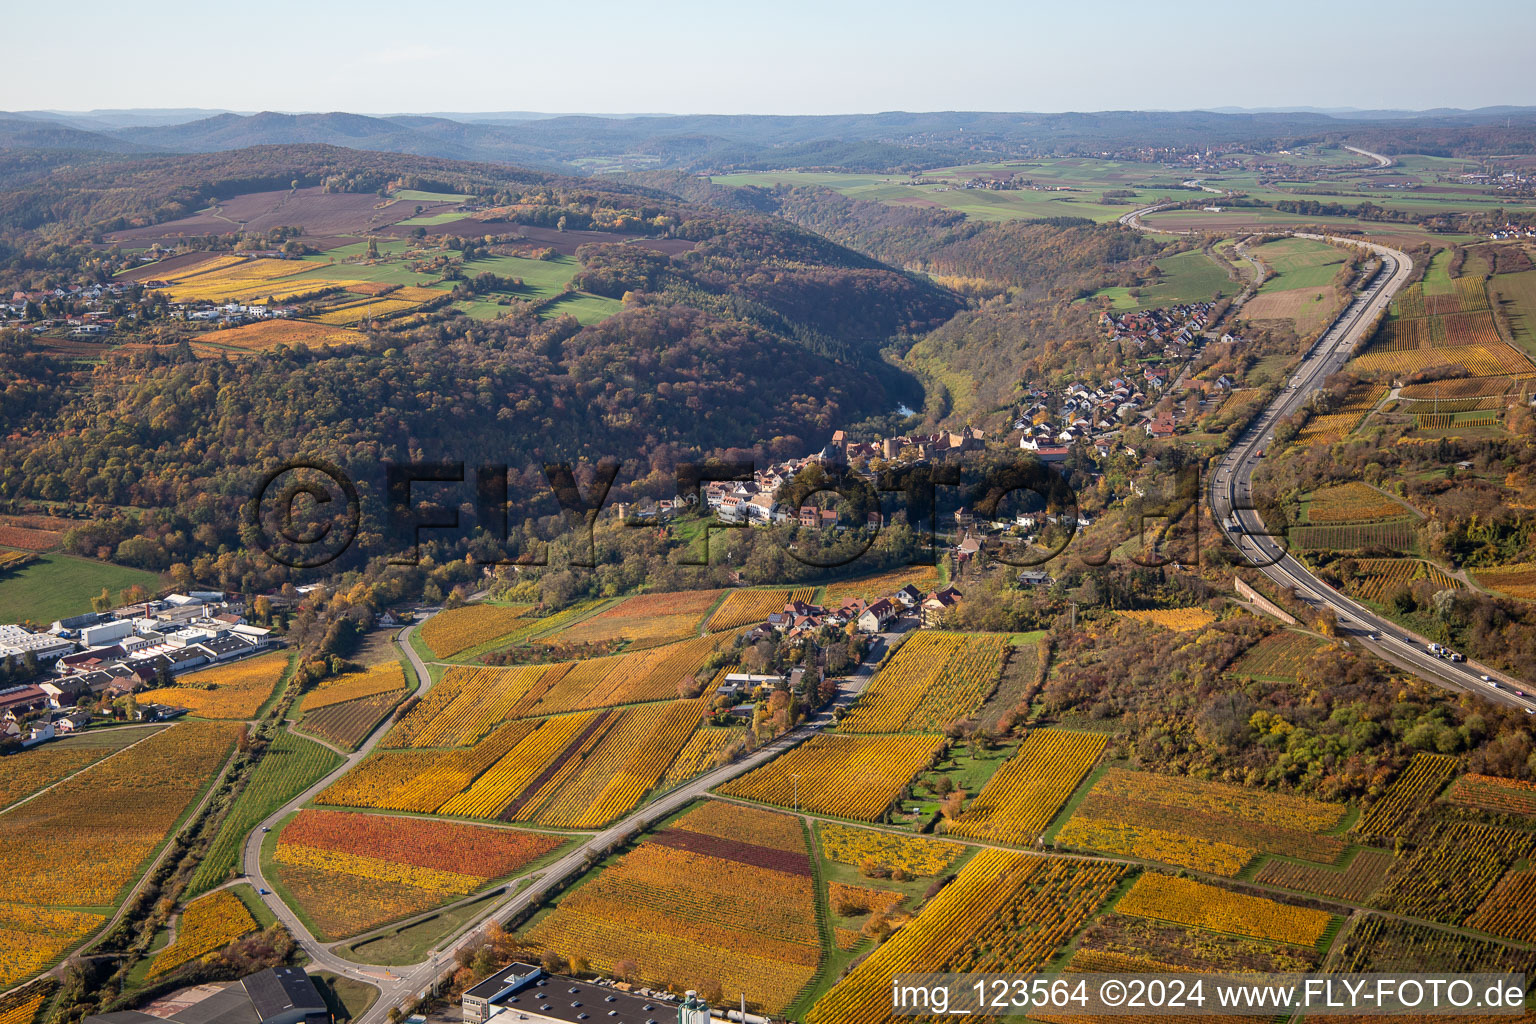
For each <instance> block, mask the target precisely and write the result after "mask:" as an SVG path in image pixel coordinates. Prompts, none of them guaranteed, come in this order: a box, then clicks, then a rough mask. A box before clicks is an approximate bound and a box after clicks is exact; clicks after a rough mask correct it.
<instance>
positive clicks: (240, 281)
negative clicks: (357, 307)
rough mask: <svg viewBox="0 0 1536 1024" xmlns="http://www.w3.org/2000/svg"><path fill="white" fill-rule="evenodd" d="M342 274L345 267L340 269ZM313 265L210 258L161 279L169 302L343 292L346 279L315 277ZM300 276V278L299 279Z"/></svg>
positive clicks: (253, 299) (252, 299)
mask: <svg viewBox="0 0 1536 1024" xmlns="http://www.w3.org/2000/svg"><path fill="white" fill-rule="evenodd" d="M341 269H342V271H343V273H345V268H341ZM313 271H314V266H313V264H310V263H306V262H303V261H301V260H283V259H266V258H257V259H243V258H241V257H237V256H220V255H210V257H209V258H208V259H207V260H206V261H205V262H202V263H195V264H191V265H188V266H185V267H181V268H179V269H177V270H176V271H174V272H172V273H170V274H168V275H167V276H166V277H164V278H162V280H164V281H165V287H163V288H160V289H157V290H158V291H163V292H165V294H166V295H168V296H169V297H170V299H171V301H172V302H246V303H266V302H269V301H270V300H275V301H277V302H287V301H290V300H292V299H294V298H295V297H298V296H307V295H312V294H315V293H317V292H320V291H323V290H324V289H327V288H341V289H345V288H346V287H347V286H348V285H349V284H353V283H355V282H353V281H351V280H350V279H348V278H346V277H329V276H326V277H317V276H315V274H314V273H313ZM298 275H302V276H298Z"/></svg>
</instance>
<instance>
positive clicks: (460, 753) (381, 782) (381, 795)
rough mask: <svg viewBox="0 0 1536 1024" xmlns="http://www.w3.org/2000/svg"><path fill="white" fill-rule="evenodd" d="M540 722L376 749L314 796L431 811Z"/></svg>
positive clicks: (342, 802) (344, 802) (340, 803)
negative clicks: (448, 742) (441, 746)
mask: <svg viewBox="0 0 1536 1024" xmlns="http://www.w3.org/2000/svg"><path fill="white" fill-rule="evenodd" d="M545 724H548V723H545ZM567 724H568V723H567ZM539 725H540V723H539V722H535V721H528V720H524V721H519V722H509V723H507V724H506V725H503V726H502V727H500V728H499V729H497V730H496V731H495V732H493V733H491V734H490V735H489V736H487V737H486V738H485V739H483V740H481V741H480V742H478V743H476V744H475V745H474V746H472V747H463V748H460V749H456V750H403V751H396V750H384V751H375V752H374V753H372V754H371V755H369V756H368V757H367V758H366V759H364V760H363V762H362V763H361V764H359V765H357V767H355V768H353V769H352V770H351V771H349V772H347V773H346V774H345V775H343V776H342V777H341V778H340V779H338V780H337V781H336V782H335V783H333V784H332V785H331V786H330V787H328V788H327V789H326V790H325V791H324V792H322V793H321V794H320V795H319V796H317V797H316V798H315V802H316V803H319V804H330V805H333V806H337V807H371V808H378V809H380V810H389V811H413V812H417V813H429V812H431V811H435V810H437V808H438V807H440V806H441V805H442V804H443V802H444V801H446V800H448V799H450V798H452V797H453V796H454V795H455V794H457V793H459V792H461V791H463V790H464V789H467V788H468V787H469V785H470V784H471V783H473V782H474V781H475V780H476V779H477V778H479V777H480V776H481V775H482V774H483V773H484V772H485V771H486V769H488V768H490V767H491V766H492V765H493V764H495V763H496V762H497V761H499V760H500V759H501V758H502V757H503V756H504V755H505V754H507V753H508V752H509V751H511V750H512V749H513V748H515V747H516V746H517V745H518V744H519V743H520V742H522V740H523V739H525V738H526V737H527V736H528V735H529V734H530V733H532V732H533V731H534V730H535V729H536V728H538V727H539ZM561 728H564V726H562V727H561ZM553 736H554V733H550V734H549V736H548V737H546V740H549V741H550V743H551V745H553Z"/></svg>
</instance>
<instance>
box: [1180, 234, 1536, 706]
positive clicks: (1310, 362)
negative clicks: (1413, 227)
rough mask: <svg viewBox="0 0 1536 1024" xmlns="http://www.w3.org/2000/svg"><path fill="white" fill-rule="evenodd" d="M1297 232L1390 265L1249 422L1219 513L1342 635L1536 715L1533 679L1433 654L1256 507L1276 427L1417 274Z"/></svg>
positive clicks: (1237, 539)
mask: <svg viewBox="0 0 1536 1024" xmlns="http://www.w3.org/2000/svg"><path fill="white" fill-rule="evenodd" d="M1293 234H1294V235H1296V237H1298V238H1311V239H1314V240H1317V241H1324V242H1330V243H1332V244H1335V245H1355V246H1358V247H1362V248H1366V249H1369V250H1370V251H1371V252H1373V253H1375V254H1376V255H1377V256H1378V257H1380V258H1381V261H1382V267H1381V270H1380V271H1379V272H1378V273H1377V275H1376V277H1375V279H1374V280H1373V281H1372V282H1371V283H1370V285H1368V286H1367V287H1366V288H1365V290H1364V291H1362V292H1361V293H1360V294H1359V295H1358V296H1356V297H1355V299H1354V300H1353V301H1352V302H1351V303H1350V304H1349V306H1348V307H1347V308H1346V309H1345V310H1344V312H1343V313H1341V314H1340V315H1339V317H1338V319H1337V320H1335V321H1334V323H1333V325H1332V326H1331V327H1329V328H1328V330H1327V331H1326V332H1325V333H1324V334H1323V335H1322V337H1321V338H1319V339H1318V341H1317V343H1316V344H1314V345H1313V346H1312V348H1311V350H1310V351H1309V352H1308V353H1307V355H1306V357H1305V358H1304V359H1303V360H1302V363H1301V366H1300V367H1299V368H1298V369H1297V370H1296V372H1295V373H1294V374H1293V375H1292V377H1291V380H1290V382H1289V387H1287V389H1286V390H1284V391H1282V392H1281V393H1280V394H1279V396H1277V397H1276V398H1275V400H1274V401H1273V402H1271V403H1270V405H1269V407H1268V408H1266V409H1265V410H1264V412H1263V414H1262V415H1260V416H1259V417H1258V419H1256V420H1255V421H1254V422H1253V423H1252V424H1250V425H1249V427H1248V429H1247V430H1246V431H1244V432H1243V434H1242V435H1241V436H1240V437H1239V438H1238V439H1237V441H1236V443H1235V444H1233V446H1232V448H1231V449H1229V450H1228V452H1227V454H1226V455H1225V456H1224V457H1223V458H1222V460H1221V462H1220V463H1218V465H1217V467H1216V472H1215V474H1214V476H1213V477H1212V478H1211V480H1210V486H1209V488H1208V496H1209V501H1210V507H1211V513H1212V516H1213V517H1214V518H1215V520H1216V522H1217V523H1218V524H1219V525H1220V527H1221V529H1222V530H1223V532H1225V534H1226V536H1227V539H1228V540H1230V541H1231V542H1232V543H1233V544H1234V545H1235V546H1236V547H1237V549H1238V551H1239V552H1240V553H1241V554H1242V555H1243V556H1245V558H1246V559H1247V560H1248V562H1249V564H1251V565H1255V566H1257V567H1258V568H1260V569H1261V570H1262V571H1263V572H1264V574H1265V575H1266V576H1268V577H1269V578H1270V579H1272V580H1274V581H1275V582H1276V583H1278V584H1280V585H1281V586H1282V587H1285V588H1287V589H1289V590H1292V591H1294V592H1295V593H1296V595H1297V596H1298V597H1299V598H1300V599H1301V600H1302V601H1304V602H1306V603H1307V604H1308V605H1310V606H1312V607H1313V608H1316V609H1318V610H1319V611H1321V610H1323V609H1329V610H1331V611H1332V612H1333V613H1334V614H1335V615H1336V616H1337V618H1338V622H1339V632H1340V634H1341V635H1343V636H1347V637H1349V638H1350V639H1351V640H1352V641H1354V642H1356V643H1359V644H1360V645H1361V646H1363V647H1365V648H1367V649H1368V650H1371V651H1374V652H1375V653H1377V654H1379V655H1380V656H1382V657H1383V658H1385V659H1386V660H1388V661H1390V662H1392V663H1394V664H1396V665H1398V666H1400V667H1402V668H1406V669H1408V670H1410V671H1412V672H1413V673H1415V674H1416V675H1419V676H1421V677H1423V678H1425V679H1428V680H1429V681H1431V682H1435V683H1439V684H1440V685H1442V686H1448V687H1450V688H1452V689H1457V690H1465V691H1470V692H1472V693H1476V694H1478V695H1479V696H1482V697H1486V698H1488V699H1490V700H1494V701H1497V702H1500V703H1503V704H1508V705H1512V706H1515V707H1519V708H1521V709H1522V710H1525V711H1527V712H1528V713H1536V700H1533V699H1532V698H1530V697H1527V696H1525V695H1524V693H1523V692H1522V691H1525V690H1526V689H1527V686H1526V684H1524V683H1522V682H1520V681H1519V680H1516V679H1513V678H1511V677H1509V676H1506V675H1504V674H1502V673H1499V672H1496V671H1495V670H1493V669H1491V668H1488V667H1487V666H1484V665H1479V664H1477V663H1476V662H1471V661H1462V662H1453V661H1449V660H1446V659H1444V658H1441V657H1439V656H1438V655H1435V654H1433V653H1431V652H1430V651H1429V647H1428V644H1429V641H1428V640H1426V639H1425V638H1424V637H1421V636H1419V635H1418V634H1416V633H1413V632H1410V631H1409V630H1407V629H1404V628H1403V627H1401V626H1398V625H1396V624H1395V623H1392V622H1390V621H1388V620H1387V619H1386V618H1384V617H1382V616H1380V615H1377V614H1376V613H1375V612H1373V611H1371V610H1370V609H1369V608H1367V607H1365V606H1364V605H1362V604H1360V603H1359V602H1358V601H1355V600H1352V599H1350V598H1348V597H1346V596H1345V595H1343V594H1341V593H1339V592H1338V591H1337V590H1335V589H1333V588H1332V587H1330V586H1328V585H1327V584H1326V583H1324V582H1323V581H1321V580H1319V579H1318V578H1317V577H1316V576H1314V575H1313V574H1312V572H1311V571H1310V570H1308V569H1307V568H1306V567H1305V566H1304V565H1302V564H1301V563H1300V562H1299V561H1297V560H1296V559H1295V558H1293V557H1292V556H1291V555H1290V554H1288V553H1287V549H1286V547H1285V545H1284V544H1283V543H1282V541H1283V538H1277V537H1274V536H1270V535H1269V533H1268V532H1267V528H1266V527H1265V525H1264V521H1263V519H1261V518H1260V517H1259V514H1258V512H1257V511H1256V510H1255V509H1253V508H1252V507H1251V506H1252V505H1253V500H1252V499H1253V490H1252V481H1253V471H1254V469H1256V468H1257V466H1258V463H1259V459H1260V458H1261V457H1262V456H1261V455H1260V452H1262V451H1263V450H1264V447H1265V445H1266V444H1268V443H1269V442H1270V440H1271V439H1272V438H1273V436H1274V428H1275V424H1276V423H1278V422H1279V421H1280V420H1281V419H1283V418H1284V417H1286V416H1289V415H1290V414H1292V413H1294V412H1296V411H1297V410H1298V409H1300V408H1301V407H1302V406H1303V405H1304V404H1305V403H1306V401H1307V399H1308V398H1309V397H1311V395H1312V393H1313V392H1314V391H1316V390H1317V389H1318V388H1320V387H1321V386H1322V384H1323V382H1324V381H1325V380H1326V379H1327V378H1328V377H1329V375H1330V374H1333V373H1336V372H1338V370H1340V369H1341V368H1342V367H1343V365H1344V363H1345V362H1347V361H1348V359H1349V357H1350V354H1351V353H1352V352H1353V351H1354V349H1355V346H1356V345H1357V344H1358V343H1359V342H1360V341H1361V340H1362V339H1363V338H1364V336H1365V332H1366V331H1367V330H1369V329H1370V327H1371V325H1372V324H1374V323H1375V321H1376V318H1377V317H1378V316H1379V315H1380V314H1382V313H1383V312H1385V311H1386V308H1387V303H1388V302H1390V301H1391V299H1392V296H1393V295H1395V294H1396V293H1397V292H1398V290H1399V289H1401V288H1402V287H1403V286H1404V285H1405V284H1407V282H1408V278H1409V276H1410V274H1411V273H1412V271H1413V261H1412V260H1411V259H1410V258H1409V257H1408V256H1407V255H1406V254H1405V253H1402V252H1399V251H1398V250H1396V249H1389V248H1387V247H1386V246H1383V245H1377V244H1375V243H1371V242H1359V241H1355V240H1352V239H1342V238H1336V237H1331V236H1324V235H1314V234H1307V233H1303V232H1293Z"/></svg>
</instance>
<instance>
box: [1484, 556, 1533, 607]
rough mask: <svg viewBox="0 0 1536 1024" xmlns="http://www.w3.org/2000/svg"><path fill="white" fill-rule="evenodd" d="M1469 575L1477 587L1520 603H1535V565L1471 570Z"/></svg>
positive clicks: (1525, 563)
mask: <svg viewBox="0 0 1536 1024" xmlns="http://www.w3.org/2000/svg"><path fill="white" fill-rule="evenodd" d="M1471 575H1472V578H1473V579H1474V580H1476V581H1477V582H1478V585H1479V586H1483V587H1487V588H1488V589H1489V590H1496V591H1498V592H1499V593H1501V594H1504V595H1506V596H1507V597H1514V598H1519V599H1520V600H1522V601H1536V563H1532V562H1524V563H1521V564H1519V565H1498V566H1494V567H1492V568H1489V569H1473V570H1471Z"/></svg>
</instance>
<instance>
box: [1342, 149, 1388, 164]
mask: <svg viewBox="0 0 1536 1024" xmlns="http://www.w3.org/2000/svg"><path fill="white" fill-rule="evenodd" d="M1344 148H1345V149H1347V150H1349V151H1350V152H1351V153H1357V154H1359V155H1360V156H1363V157H1365V158H1366V159H1368V160H1374V161H1376V166H1377V167H1391V166H1392V158H1391V157H1389V156H1382V155H1381V154H1380V153H1372V152H1371V151H1370V150H1368V149H1361V148H1360V147H1359V146H1345V147H1344Z"/></svg>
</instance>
